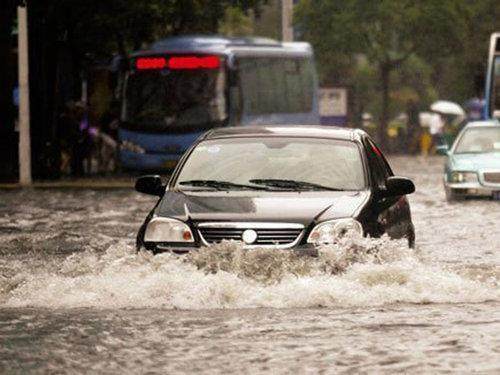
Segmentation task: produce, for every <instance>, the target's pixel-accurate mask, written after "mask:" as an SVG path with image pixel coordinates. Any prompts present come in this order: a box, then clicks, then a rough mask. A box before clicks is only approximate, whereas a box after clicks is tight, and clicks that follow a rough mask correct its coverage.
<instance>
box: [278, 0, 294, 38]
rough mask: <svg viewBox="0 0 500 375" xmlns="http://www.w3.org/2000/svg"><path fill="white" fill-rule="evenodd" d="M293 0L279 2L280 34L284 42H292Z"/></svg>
mask: <svg viewBox="0 0 500 375" xmlns="http://www.w3.org/2000/svg"><path fill="white" fill-rule="evenodd" d="M292 21H293V0H281V32H282V38H283V41H284V42H292V41H293V27H292Z"/></svg>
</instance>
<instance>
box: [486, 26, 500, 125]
mask: <svg viewBox="0 0 500 375" xmlns="http://www.w3.org/2000/svg"><path fill="white" fill-rule="evenodd" d="M487 69H488V70H487V73H486V90H485V92H486V95H485V104H486V105H485V107H484V117H485V118H486V119H492V118H497V119H500V33H494V34H492V35H491V39H490V51H489V56H488V68H487Z"/></svg>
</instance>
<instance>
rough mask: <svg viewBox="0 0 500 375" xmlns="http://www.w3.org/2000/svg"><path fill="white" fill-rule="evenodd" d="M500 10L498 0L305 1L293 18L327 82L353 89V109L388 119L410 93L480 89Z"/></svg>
mask: <svg viewBox="0 0 500 375" xmlns="http://www.w3.org/2000/svg"><path fill="white" fill-rule="evenodd" d="M499 13H500V7H499V6H498V1H497V0H482V1H476V2H471V1H467V0H447V1H442V0H421V1H413V0H397V1H396V0H378V1H365V0H302V1H300V3H299V4H298V6H297V7H296V12H295V19H294V21H295V23H296V24H297V25H298V26H299V27H300V28H301V30H302V31H303V32H304V39H305V40H308V41H310V42H311V43H312V44H313V46H314V48H315V52H316V55H317V59H318V61H319V64H318V67H319V69H320V78H321V81H322V83H324V84H339V85H348V86H350V87H352V88H353V90H354V97H355V99H356V100H358V101H361V103H356V105H355V107H358V108H363V109H366V108H371V109H373V111H374V112H375V114H379V116H380V118H381V121H382V122H384V121H385V120H387V118H388V116H389V115H391V116H393V115H395V114H396V113H397V112H399V111H401V110H403V109H404V106H405V103H404V101H405V100H406V99H408V98H410V97H411V98H417V99H418V100H419V101H420V103H421V104H428V102H429V101H431V100H434V99H436V98H437V97H441V98H449V99H454V100H457V101H459V102H460V101H464V100H465V99H467V98H468V97H471V96H473V95H475V91H474V79H475V76H477V75H478V74H479V75H484V65H485V62H486V50H487V46H488V40H489V34H490V33H491V32H493V31H495V30H497V31H498V30H499V29H500V14H499ZM359 56H362V58H360V57H359ZM360 61H361V63H360ZM384 81H386V82H384ZM385 85H387V86H388V87H389V91H390V93H389V95H387V103H384V93H383V91H384V86H385ZM381 96H382V98H381ZM384 112H385V113H384Z"/></svg>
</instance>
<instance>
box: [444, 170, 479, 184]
mask: <svg viewBox="0 0 500 375" xmlns="http://www.w3.org/2000/svg"><path fill="white" fill-rule="evenodd" d="M450 182H455V183H468V182H478V179H477V173H476V172H458V171H455V172H452V173H451V181H450Z"/></svg>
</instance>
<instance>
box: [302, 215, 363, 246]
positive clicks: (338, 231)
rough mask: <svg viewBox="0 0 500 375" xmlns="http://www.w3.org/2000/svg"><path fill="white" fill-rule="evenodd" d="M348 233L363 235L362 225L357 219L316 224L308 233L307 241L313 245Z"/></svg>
mask: <svg viewBox="0 0 500 375" xmlns="http://www.w3.org/2000/svg"><path fill="white" fill-rule="evenodd" d="M349 234H353V235H357V236H362V235H363V226H362V225H361V223H360V222H359V221H357V220H354V219H337V220H329V221H325V222H323V223H320V224H318V225H316V226H315V227H314V228H313V230H312V231H311V234H309V238H308V239H307V242H308V243H313V244H315V245H318V244H325V243H333V242H335V241H336V240H338V239H340V238H342V237H344V236H346V235H349Z"/></svg>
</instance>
